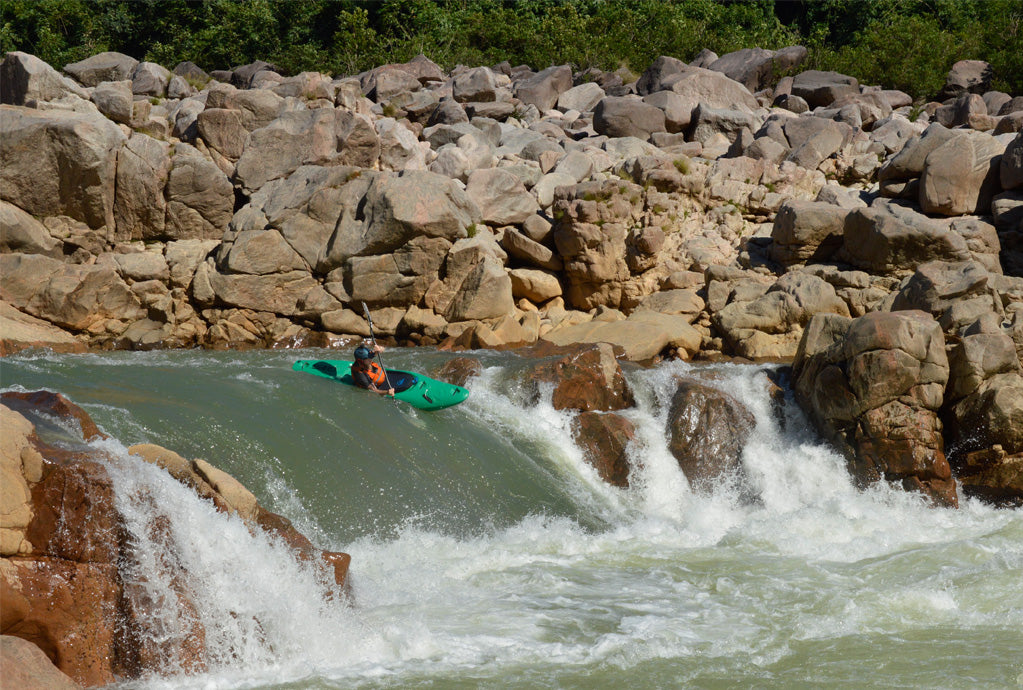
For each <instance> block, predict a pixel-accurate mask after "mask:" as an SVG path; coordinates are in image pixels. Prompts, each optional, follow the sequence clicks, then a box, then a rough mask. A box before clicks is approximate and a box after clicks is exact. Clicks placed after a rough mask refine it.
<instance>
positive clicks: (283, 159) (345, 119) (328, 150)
mask: <svg viewBox="0 0 1023 690" xmlns="http://www.w3.org/2000/svg"><path fill="white" fill-rule="evenodd" d="M379 157H380V140H379V137H378V136H377V133H376V129H375V128H374V127H373V125H372V123H371V122H370V121H369V120H368V119H367V118H364V117H362V116H361V115H356V114H352V113H350V112H348V111H345V110H341V109H333V108H316V109H314V110H298V111H292V112H286V113H284V114H282V115H281V116H280V117H279V118H277V119H276V120H274V121H273V122H271V123H270V124H269V125H267V126H266V127H263V128H261V129H257V130H255V131H254V132H252V134H251V135H250V136H249V139H248V142H247V144H246V146H245V150H244V152H243V153H242V155H241V157H240V158H239V159H238V164H237V166H236V169H235V176H236V178H237V179H238V180H239V181H240V182H241V184H243V185H244V186H245V188H246V189H249V190H253V191H254V190H256V189H259V188H260V187H262V186H263V185H264V184H266V183H267V182H269V181H270V180H273V179H276V178H279V177H285V176H287V175H288V174H290V173H292V172H294V171H295V170H296V169H298V168H299V167H300V166H302V165H338V164H341V165H354V166H358V167H362V168H372V167H373V166H374V165H375V164H376V162H377V160H378V159H379Z"/></svg>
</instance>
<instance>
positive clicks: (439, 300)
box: [425, 235, 515, 322]
mask: <svg viewBox="0 0 1023 690" xmlns="http://www.w3.org/2000/svg"><path fill="white" fill-rule="evenodd" d="M505 258H506V255H505V253H504V252H503V251H502V250H501V248H500V247H499V246H498V245H497V243H496V242H495V241H494V240H493V238H491V237H489V236H487V235H477V236H476V237H472V238H463V239H460V240H458V241H456V242H455V243H454V245H452V247H451V250H450V252H448V256H447V259H446V260H445V263H444V275H445V278H444V280H443V281H436V282H435V283H434V284H433V285H432V286H431V287H430V289H429V291H428V292H427V294H426V297H425V304H426V306H427V307H429V308H431V309H433V311H434V312H436V313H437V314H440V315H442V316H443V317H444V318H445V319H446V320H447V321H448V322H455V321H472V320H483V319H494V318H500V317H503V316H506V315H508V314H511V313H512V312H513V311H514V309H515V302H514V299H513V298H512V284H511V278H510V277H509V276H508V272H507V271H506V270H505V268H504V260H505Z"/></svg>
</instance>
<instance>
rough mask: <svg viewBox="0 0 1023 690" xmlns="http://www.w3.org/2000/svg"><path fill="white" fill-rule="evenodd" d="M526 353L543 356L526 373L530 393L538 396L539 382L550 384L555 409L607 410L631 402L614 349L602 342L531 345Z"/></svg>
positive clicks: (618, 408) (630, 403) (621, 408)
mask: <svg viewBox="0 0 1023 690" xmlns="http://www.w3.org/2000/svg"><path fill="white" fill-rule="evenodd" d="M526 353H528V354H531V355H533V356H536V357H543V359H541V360H539V361H538V362H536V364H535V365H534V366H533V367H532V369H530V370H529V372H528V374H527V376H528V377H529V384H530V387H531V388H532V391H533V396H534V397H539V395H540V387H541V385H542V384H545V383H546V384H553V385H554V394H553V396H552V399H551V402H552V404H553V405H554V408H555V409H557V410H581V411H603V412H609V411H612V410H623V409H625V408H628V407H632V406H633V405H634V404H635V399H634V398H633V395H632V389H631V388H630V387H629V384H628V382H627V381H626V380H625V374H624V373H622V368H621V366H620V365H619V364H618V360H617V359H616V358H615V355H614V350H613V348H612V347H611V346H610V345H608V344H606V343H595V344H585V345H577V346H566V347H556V346H544V347H535V348H530V349H529V350H527V351H526ZM552 355H553V356H552Z"/></svg>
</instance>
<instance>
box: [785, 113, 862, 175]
mask: <svg viewBox="0 0 1023 690" xmlns="http://www.w3.org/2000/svg"><path fill="white" fill-rule="evenodd" d="M782 127H783V129H784V131H785V137H786V139H787V140H788V142H789V146H790V147H791V149H792V151H791V152H790V153H789V155H788V157H787V158H786V160H790V161H792V162H793V163H795V164H796V165H799V166H801V167H803V168H806V169H808V170H815V169H816V168H817V166H819V165H820V164H821V163H822V162H823V161H824V160H825V159H827V158H830V157H831V156H833V155H834V154H835V153H836V152H837V151H838V150H839V149H840V148H842V146H843V145H844V144H845V143H846V141H847V140H848V139H849V137H850V136H851V135H852V130H851V129H850V128H849V126H848V125H845V124H842V123H840V122H835V121H833V120H827V119H824V118H820V117H813V116H803V117H794V118H789V119H787V120H785V124H784V125H782Z"/></svg>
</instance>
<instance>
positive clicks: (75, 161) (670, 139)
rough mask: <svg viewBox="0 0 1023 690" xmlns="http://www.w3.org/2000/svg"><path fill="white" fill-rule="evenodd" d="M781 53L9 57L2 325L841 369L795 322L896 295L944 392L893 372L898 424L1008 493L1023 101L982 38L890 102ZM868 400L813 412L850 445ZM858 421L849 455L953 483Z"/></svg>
mask: <svg viewBox="0 0 1023 690" xmlns="http://www.w3.org/2000/svg"><path fill="white" fill-rule="evenodd" d="M805 56H806V51H805V49H803V48H800V47H798V46H795V47H791V48H786V49H784V50H780V51H765V50H760V49H749V50H742V51H737V52H735V53H730V54H728V55H724V56H720V57H719V56H716V55H713V54H711V53H709V52H708V51H704V53H701V54H700V56H698V57H697V59H696V60H694V61H693V62H692V63H690V64H686V63H684V62H682V61H680V60H678V59H676V58H673V57H668V56H665V57H661V58H658V59H657V60H655V61H654V62H653V63H652V64H651V65H650V66H649V67H648V68H647V69H646V70H645V71H644V73H643V74H642V75H640V76H639V77H638V78H633V77H632V76H630V75H628V74H627V73H624V72H617V73H607V72H600V71H599V70H586V71H583V72H577V73H574V72H573V71H572V70H571V68H569V67H568V66H564V65H562V66H553V67H549V68H547V69H544V70H541V71H534V70H532V69H530V68H528V67H525V66H518V67H513V66H511V65H508V64H501V65H496V66H492V67H458V68H456V69H454V70H452V71H450V72H445V71H444V70H442V69H441V68H440V67H438V66H437V65H436V64H434V63H433V62H431V61H430V60H429V59H427V58H425V57H423V56H420V57H418V58H416V59H414V60H412V61H410V62H407V63H401V64H389V65H383V66H380V67H377V68H375V69H373V70H370V71H368V72H366V73H363V74H360V75H357V76H354V77H346V78H331V77H329V76H327V75H323V74H319V73H302V74H298V75H293V76H286V75H282V74H280V73H279V72H277V71H275V69H274V68H273V66H271V65H268V64H266V63H253V64H251V65H245V66H242V67H238V68H236V69H233V70H230V71H216V72H213V73H210V74H207V73H205V72H203V71H202V70H201V69H199V68H198V67H196V66H195V65H193V64H191V63H182V64H181V65H178V66H177V67H175V68H174V70H173V71H171V70H168V69H165V68H163V67H161V66H159V65H154V64H152V63H145V62H141V63H140V62H138V61H136V60H134V59H132V58H130V57H128V56H125V55H120V54H116V53H103V54H100V55H95V56H93V57H90V58H88V59H86V60H83V61H81V62H78V63H75V64H72V65H66V66H64V68H63V71H62V72H58V71H57V70H56V69H53V68H52V67H50V66H49V65H46V64H44V63H42V62H41V61H39V60H38V59H36V58H35V57H33V56H31V55H27V54H24V53H8V54H7V55H6V56H5V57H4V60H3V63H2V65H0V77H2V79H0V83H2V93H0V98H2V101H3V104H4V105H0V162H2V165H0V219H2V220H3V228H4V233H3V236H2V240H0V273H2V275H3V280H2V282H0V299H2V300H3V301H4V302H5V303H6V305H5V307H4V309H5V311H4V312H2V313H0V319H3V321H2V322H3V323H5V324H9V323H10V321H9V320H8V318H9V317H7V316H5V314H10V313H11V312H10V309H12V308H13V309H14V310H17V312H19V313H20V314H21V315H23V316H18V317H17V319H19V328H21V329H22V330H21V331H18V333H24V335H18V336H15V337H12V336H10V335H6V334H8V333H11V332H12V330H13V326H8V325H5V328H4V333H5V335H4V337H3V346H2V347H3V349H4V351H13V350H14V349H16V348H18V347H22V346H24V345H28V344H40V343H53V344H54V346H56V347H65V348H67V347H73V343H75V342H77V343H86V344H87V345H88V346H90V347H94V348H95V347H107V348H139V349H146V348H155V347H192V346H201V347H211V348H226V347H232V348H237V347H262V346H295V345H330V344H334V343H342V344H343V343H345V342H347V339H348V338H351V337H358V336H365V335H367V334H368V324H367V323H366V321H365V320H364V319H363V316H362V310H361V305H362V303H366V304H367V305H369V307H370V309H371V312H372V317H373V321H374V323H375V325H376V327H377V329H378V333H379V334H380V335H382V336H383V337H385V338H387V339H390V340H392V341H396V342H399V343H401V344H406V345H413V344H420V345H442V346H444V347H450V348H495V347H521V346H528V345H532V344H535V343H538V342H549V343H554V344H558V345H567V344H578V343H609V344H612V345H614V346H615V347H618V348H620V352H621V353H622V355H623V356H624V357H625V358H627V359H630V360H634V361H639V362H646V361H652V360H655V359H656V358H658V357H664V356H676V357H683V358H715V357H723V356H724V357H727V356H739V357H744V358H747V359H751V360H775V361H784V362H787V361H791V360H793V358H796V365H797V368H803V369H805V371H806V372H811V373H812V372H816V371H817V365H816V364H813V365H811V364H812V363H811V361H810V360H812V361H817V360H816V359H814V358H823V359H822V360H821V361H825V360H826V361H828V362H829V364H828V367H837V368H838V369H839V370H841V371H842V372H843V376H844V377H846V378H845V381H846V383H847V385H848V386H850V387H851V389H852V390H857V386H859V385H860V384H859V383H857V382H856V381H854V378H855V376H857V375H867V373H870V372H873V371H874V370H873V369H871V368H869V367H867V368H865V369H863V370H860V369H856V370H855V371H852V370H850V369H849V367H850V366H851V363H853V362H857V361H864V360H863V357H865V356H867V355H868V354H869V352H876V351H880V350H878V349H870V350H867V351H863V352H857V353H855V354H852V353H851V352H845V351H843V352H844V354H842V355H841V356H840V355H839V354H838V353H836V352H833V351H832V350H831V348H832V347H833V346H835V347H837V341H836V343H832V342H830V341H828V339H827V338H823V337H822V336H820V334H819V333H818V334H817V335H815V336H813V338H812V339H811V341H812V342H810V343H808V344H806V346H803V347H801V345H800V343H801V342H802V341H804V340H805V339H806V338H807V337H808V336H807V334H808V333H809V332H810V329H811V324H812V323H813V321H814V319H828V323H830V324H838V323H843V324H844V323H847V322H849V321H850V320H852V323H856V320H857V319H862V318H866V317H869V316H870V315H871V314H874V313H888V312H899V311H905V310H917V311H921V312H923V313H925V314H927V315H928V316H927V318H931V319H933V320H934V321H936V322H937V324H938V325H939V326H940V333H941V338H940V340H942V342H943V347H944V348H945V355H946V357H947V359H948V366H949V374H948V377H947V382H946V384H945V385H946V386H947V388H945V389H943V390H942V391H941V396H940V400H939V399H936V398H935V397H934V396H931V397H929V398H928V399H927V400H926V404H923V403H921V406H919V407H918V406H915V405H916V403H908V402H906V401H905V400H903V398H905V397H906V395H910V394H908V393H905V392H900V393H899V394H898V395H897V396H896V398H898V399H899V400H901V401H902V402H901V403H900V404H906V405H909V408H910V409H911V410H912V411H913V412H912V414H914V415H915V414H917V412H920V414H924V412H922V410H926V411H927V412H926V414H928V415H936V416H935V417H934V420H932V421H928V422H927V424H929V425H930V426H931V427H933V438H932V437H928V439H927V440H924V439H923V437H922V436H921V437H919V438H917V437H915V436H914V437H913V438H914V440H913V443H923V444H924V446H926V447H927V448H929V449H931V450H932V451H934V452H933V453H932V455H933V457H934V458H936V457H937V455H936V453H937V452H938V451H939V450H940V451H941V452H942V453H947V454H948V460H949V461H950V462H951V464H952V468H953V469H954V470H955V471H956V472H960V473H962V475H961V476H963V477H964V481H965V477H966V475H967V473H968V474H969V476H970V477H972V479H971V480H970V481H971V482H975V483H971V484H970V486H971V487H974V488H970V489H969V491H976V492H977V493H978V494H982V495H988V494H987V493H986V492H989V491H990V492H993V493H991V494H990V495H998V496H1010V497H1011V496H1016V497H1018V496H1021V495H1023V490H1021V487H1020V481H1019V478H1018V472H1017V474H1016V475H1012V476H1009V475H1005V473H1004V472H1002V470H1003V469H1004V468H1005V467H1010V466H1012V467H1015V465H1012V462H1015V461H1014V460H1009V459H1011V458H1013V457H1015V455H1016V454H1018V453H1019V452H1020V448H1019V446H1018V444H1017V442H1016V441H1015V440H1014V436H1013V434H1012V433H1008V432H1006V431H1005V428H1006V427H1011V428H1020V426H1021V425H1020V424H1019V423H1018V419H1019V417H1018V405H1017V402H1016V401H1017V394H1015V393H1013V392H1012V391H1018V387H1019V383H1018V380H1019V370H1020V358H1019V343H1020V339H1019V332H1020V329H1021V328H1023V315H1021V314H1023V299H1021V298H1020V295H1021V293H1023V287H1021V286H1023V279H1021V278H1020V277H1019V276H1020V275H1023V254H1021V246H1023V230H1021V226H1023V134H1021V133H1020V129H1021V127H1023V99H1021V98H1019V97H1015V98H1014V97H1012V96H1011V95H1010V94H1004V93H999V92H995V91H991V90H990V89H989V87H988V85H989V84H990V78H991V74H990V69H989V68H988V67H987V66H986V65H985V64H983V63H976V62H975V61H965V62H962V63H956V64H955V65H954V66H953V67H952V70H951V71H950V73H949V77H948V83H947V84H946V86H945V88H944V89H943V90H942V93H941V94H939V95H938V98H940V99H941V100H937V101H934V102H931V103H927V104H922V105H921V104H916V105H914V104H913V103H912V102H911V99H910V98H909V97H908V96H907V95H906V94H904V93H901V92H898V91H892V90H886V89H884V88H882V87H880V86H872V85H863V84H859V83H858V82H857V80H856V79H854V78H852V77H850V76H847V75H842V74H837V73H832V72H821V71H816V70H802V71H800V65H801V63H802V61H803V59H804V58H805ZM783 72H785V73H788V74H790V75H791V76H786V77H784V78H781V79H777V77H776V75H779V74H781V73H783ZM964 266H969V269H968V270H967V269H965V268H962V267H964ZM955 267H960V268H955ZM952 274H955V275H960V274H961V277H960V278H954V277H951V278H950V277H948V276H950V275H952ZM935 281H937V282H935ZM960 289H961V290H963V291H962V292H960V291H959V290H960ZM29 317H32V318H34V319H37V321H33V322H31V323H32V325H33V328H39V327H41V323H48V324H51V325H52V327H53V328H55V329H57V330H56V331H53V330H51V331H50V332H48V333H43V332H40V331H39V330H32V331H27V330H25V329H26V328H27V326H25V324H26V323H28V322H27V319H28V318H29ZM871 318H877V317H871ZM829 328H830V330H829V331H828V332H829V333H831V334H832V335H833V336H834V338H836V339H838V341H841V340H842V339H843V338H845V337H847V334H848V333H851V332H855V331H856V329H855V328H854V327H853V326H850V327H849V328H845V327H844V326H843V327H842V328H839V327H838V326H833V327H829ZM921 328H923V326H921ZM843 329H844V330H843ZM928 332H930V331H928ZM933 338H934V339H935V342H937V340H938V339H939V338H938V336H937V334H934V335H933ZM1009 342H1012V343H1013V345H1014V347H1012V348H1010V347H1009V346H1008V343H1009ZM873 347H874V346H873V345H871V348H873ZM890 347H891V346H890V345H888V344H885V343H880V342H879V343H877V348H881V349H884V348H890ZM1013 353H1015V359H1013ZM797 354H798V356H797ZM846 355H848V356H846ZM871 356H873V355H871ZM804 359H805V360H806V361H803V360H804ZM907 361H908V360H907ZM822 366H823V365H822ZM825 369H827V367H825ZM828 371H830V369H828ZM865 372H866V373H865ZM811 373H806V375H805V376H804V377H802V378H800V381H802V382H803V385H806V386H810V387H811V388H812V387H813V386H814V385H816V384H814V383H813V381H815V380H816V378H815V377H816V376H817V374H816V373H812V375H811ZM875 373H876V372H875ZM871 375H872V374H871ZM850 377H852V378H850ZM937 383H938V382H937V381H928V382H926V384H924V383H920V384H919V385H921V386H925V388H926V390H927V391H931V390H932V388H934V387H935V386H936V385H937ZM914 385H917V384H914ZM910 389H912V390H916V389H915V388H914V387H913V386H910V387H909V388H907V390H910ZM921 390H922V389H921ZM914 395H915V394H914ZM929 395H930V393H929ZM910 397H912V395H910ZM803 399H804V400H805V401H809V400H811V399H813V395H812V391H810V390H807V391H806V395H805V396H804V397H803ZM891 402H892V401H885V402H880V403H878V404H877V406H874V407H869V408H868V407H863V405H865V404H866V403H864V402H863V401H860V402H859V403H856V404H852V403H850V405H852V407H851V408H849V409H852V410H854V411H855V413H856V414H855V415H854V416H855V417H856V420H855V422H854V420H850V419H845V418H842V419H841V420H838V418H831V417H828V416H827V415H820V414H816V412H815V413H814V414H813V415H812V416H813V417H814V418H815V419H816V420H817V421H818V422H819V423H820V424H821V426H822V429H823V430H824V432H825V433H826V434H827V435H828V436H829V437H832V438H835V439H839V438H842V439H846V440H849V439H852V440H851V441H849V443H852V444H853V445H856V444H859V446H862V444H863V443H866V440H865V439H867V438H876V437H877V434H879V433H881V431H879V429H881V427H877V428H874V427H872V426H870V425H871V424H872V422H869V420H867V419H866V417H864V415H870V414H873V413H872V412H871V410H878V409H882V408H884V409H887V408H886V407H885V405H889V404H890V403H891ZM818 412H819V411H818ZM847 412H848V410H845V411H844V412H843V414H846V413H847ZM877 414H880V413H877ZM907 414H909V412H907ZM914 419H916V417H914ZM928 419H930V417H928ZM850 424H853V426H855V429H858V431H856V430H855V429H854V428H853V426H849V425H850ZM885 429H887V427H885ZM980 429H983V430H984V431H983V433H981V432H980V431H978V430H980ZM889 431H891V430H890V429H887V430H886V431H885V433H888V432H889ZM892 433H894V432H892ZM857 434H858V435H857ZM856 439H860V440H859V441H857V440H856ZM939 441H941V442H942V443H943V445H942V443H939ZM907 442H908V441H907ZM859 446H857V448H859V449H858V450H857V449H853V450H851V451H850V453H851V457H852V458H854V462H853V464H854V465H855V466H856V467H860V466H862V467H868V466H869V467H872V468H873V469H872V470H864V472H865V477H866V478H868V479H869V478H872V477H875V476H877V477H881V476H883V477H887V478H893V479H899V480H901V481H903V482H904V483H906V482H909V483H910V484H912V483H913V481H917V480H918V481H919V482H921V484H920V486H923V487H925V490H927V491H929V492H931V490H930V489H927V488H926V487H933V486H936V485H935V484H934V481H938V480H939V479H940V480H941V481H947V480H948V477H946V476H944V475H943V474H942V472H941V471H939V469H935V468H932V469H930V470H927V472H925V473H924V474H920V473H919V472H917V471H916V470H913V471H912V472H910V471H908V470H906V471H903V470H904V469H905V468H903V469H901V470H895V469H892V467H889V466H886V465H884V464H883V463H879V462H874V460H869V461H868V460H867V455H864V453H866V452H867V451H866V450H864V448H861V447H859ZM939 446H940V447H939ZM850 447H852V446H850ZM907 452H910V451H907ZM913 453H916V451H912V452H910V455H913ZM978 453H980V454H981V455H978ZM871 457H873V456H871ZM914 457H916V456H915V455H914ZM935 462H937V460H935ZM871 463H873V464H871ZM935 467H936V466H935ZM992 468H995V469H992ZM928 472H930V474H928ZM1010 474H1011V473H1010ZM995 475H998V477H1000V478H999V479H997V480H995V479H991V480H990V482H989V481H988V480H987V479H984V477H989V476H990V477H993V476H995ZM910 476H912V477H916V478H917V479H916V480H912V481H911V480H910V479H909V477H910ZM1013 477H1015V478H1013ZM991 482H994V483H995V484H997V485H998V487H999V488H995V487H994V486H993V485H992V484H991ZM914 486H916V484H914ZM984 487H987V488H984ZM1005 487H1016V488H1005ZM935 491H936V495H937V496H938V498H939V500H941V501H943V502H946V503H951V502H953V501H952V499H951V498H949V497H948V491H950V489H947V487H945V488H941V489H935ZM931 493H934V492H931ZM943 497H944V498H943ZM999 500H1002V499H999ZM1012 500H1016V499H1012Z"/></svg>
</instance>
